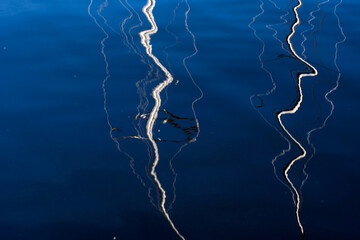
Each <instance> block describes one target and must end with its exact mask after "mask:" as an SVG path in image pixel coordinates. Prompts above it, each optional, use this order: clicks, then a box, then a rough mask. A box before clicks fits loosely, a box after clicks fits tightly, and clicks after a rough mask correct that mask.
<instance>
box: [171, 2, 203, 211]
mask: <svg viewBox="0 0 360 240" xmlns="http://www.w3.org/2000/svg"><path fill="white" fill-rule="evenodd" d="M181 2H184V0H183V1H181ZM185 4H186V6H187V10H186V12H185V23H184V24H185V28H186V31H187V32H188V33H189V34H190V36H191V38H192V43H193V48H194V52H193V53H192V54H190V55H189V56H186V57H185V58H184V59H183V61H182V62H183V66H184V68H185V70H186V72H187V74H188V76H189V77H190V79H191V81H192V82H193V84H194V86H195V87H196V88H197V89H198V91H199V93H200V95H199V97H197V98H196V99H195V100H194V101H193V102H192V103H191V108H192V112H193V115H194V119H195V122H196V128H197V133H196V136H195V137H193V138H192V139H191V140H190V141H188V142H186V143H185V144H183V145H182V146H181V147H180V149H179V150H178V152H177V153H175V155H174V156H173V157H172V158H171V159H170V161H169V165H170V169H171V171H172V172H173V175H174V181H173V195H174V198H173V201H172V202H171V203H170V205H169V208H168V210H170V209H171V208H172V205H173V204H174V202H175V200H176V186H175V183H176V179H177V173H176V172H175V170H174V168H173V166H172V162H173V160H174V159H175V158H176V156H177V155H178V154H179V153H180V152H181V151H182V149H183V148H185V147H186V146H187V145H188V144H189V143H193V142H196V141H197V138H198V137H199V134H200V124H199V120H198V118H197V115H196V111H195V104H196V103H197V102H198V101H200V100H201V99H202V98H203V97H204V93H203V91H202V89H201V88H200V86H199V85H198V84H197V83H196V82H195V79H194V77H193V76H192V74H191V72H190V70H189V68H188V67H187V63H186V62H187V61H188V60H189V59H191V58H193V57H194V56H196V55H197V53H198V52H199V50H198V48H197V46H196V37H195V35H194V33H193V32H192V31H191V30H190V28H189V24H188V19H189V13H190V11H191V8H190V4H189V3H188V1H187V0H185Z"/></svg>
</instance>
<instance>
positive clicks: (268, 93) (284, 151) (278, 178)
mask: <svg viewBox="0 0 360 240" xmlns="http://www.w3.org/2000/svg"><path fill="white" fill-rule="evenodd" d="M271 2H272V1H271ZM272 3H273V4H274V6H275V7H276V8H278V9H279V7H278V6H277V5H276V4H275V3H274V2H272ZM263 6H264V2H263V1H262V0H260V6H259V7H260V9H261V11H260V13H258V14H257V15H256V16H254V17H253V19H252V21H251V22H250V23H249V25H248V26H249V28H250V29H252V30H253V34H254V36H255V37H256V38H257V39H258V40H259V41H260V42H261V44H262V50H261V52H260V53H259V55H258V59H259V62H260V67H261V69H262V70H263V71H264V72H266V73H267V74H268V75H269V77H270V80H271V83H272V88H271V89H270V90H268V91H266V92H265V93H259V94H254V95H252V96H251V97H250V102H251V104H252V105H253V106H254V108H255V105H254V103H253V99H254V98H255V97H258V98H259V97H263V96H269V95H270V94H272V93H273V92H274V91H275V90H276V87H277V86H276V82H275V80H274V77H273V75H272V73H271V72H270V71H269V70H268V69H267V68H266V67H265V65H264V61H263V60H262V56H263V54H264V52H265V47H266V44H265V42H264V40H262V39H261V38H260V37H259V35H258V34H257V31H256V29H255V28H254V27H253V26H252V25H253V24H254V23H255V22H256V20H257V19H258V18H259V17H260V16H261V15H263V14H264V13H265V10H264V8H263ZM279 10H280V9H279ZM288 14H289V13H288V12H287V13H286V14H285V15H282V16H281V17H280V19H282V17H284V16H286V15H288ZM286 22H287V21H286V20H285V22H284V23H286ZM266 26H267V27H268V26H271V25H266ZM269 29H271V30H273V31H274V34H273V35H272V36H273V37H274V38H275V39H276V40H277V41H279V42H280V44H281V47H282V49H284V50H285V51H288V50H286V49H285V48H284V44H283V42H282V41H280V39H278V38H277V37H276V35H277V31H276V30H275V29H273V28H271V27H269ZM261 104H262V103H261ZM255 110H256V111H257V112H258V113H259V114H260V116H261V117H262V118H263V119H264V121H265V122H266V123H267V124H269V126H271V127H272V128H273V129H275V131H276V132H277V133H279V135H280V136H281V137H282V138H283V139H284V140H285V141H286V142H287V144H288V148H287V149H284V150H283V151H282V152H281V153H280V154H278V155H277V156H275V157H274V158H273V159H272V161H271V164H272V166H273V170H274V175H275V177H276V179H277V180H278V181H279V182H280V183H282V184H283V185H284V186H285V187H287V188H288V189H289V190H290V191H292V190H291V187H290V186H289V185H288V184H286V183H285V182H284V181H283V180H282V179H281V178H280V177H279V176H278V173H277V171H276V166H275V162H276V161H277V160H278V159H279V158H280V157H281V156H284V155H285V154H286V153H287V152H289V151H290V150H291V143H290V141H289V140H288V139H287V138H286V137H285V136H284V135H283V133H281V132H280V131H279V129H278V128H277V127H275V126H274V125H273V124H271V123H270V122H269V121H268V120H267V119H266V118H265V116H264V115H263V114H262V113H261V112H260V110H259V108H255ZM294 203H295V200H294Z"/></svg>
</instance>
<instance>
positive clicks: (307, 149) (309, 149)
mask: <svg viewBox="0 0 360 240" xmlns="http://www.w3.org/2000/svg"><path fill="white" fill-rule="evenodd" d="M259 2H260V10H261V11H260V13H258V14H257V15H256V16H254V17H253V19H252V21H251V22H250V23H249V25H248V26H249V28H250V29H252V30H253V33H254V36H255V38H257V39H258V40H259V41H260V42H261V43H262V51H261V53H259V56H258V58H259V61H260V64H261V69H262V70H263V71H264V72H266V73H267V75H268V76H269V77H270V80H271V82H272V88H271V89H270V90H268V91H267V92H265V93H260V94H255V95H253V96H251V97H250V101H251V103H252V105H253V106H254V108H255V109H256V110H257V112H258V113H259V114H260V115H261V117H262V118H263V119H264V120H265V121H266V122H267V123H268V124H269V125H270V126H271V127H273V128H274V129H275V130H276V131H277V132H278V133H279V134H280V135H281V136H282V137H283V138H284V139H285V140H286V141H287V143H288V145H289V147H288V149H286V150H283V152H282V153H280V154H279V155H277V156H276V157H275V158H274V159H273V161H272V163H273V167H274V173H275V176H276V177H277V179H278V180H279V181H280V182H281V183H283V184H284V185H285V186H286V187H288V188H289V189H290V190H291V192H292V194H293V200H294V204H295V207H296V219H297V224H298V226H299V229H300V231H301V234H302V237H304V234H305V231H304V227H303V224H302V221H301V219H300V206H301V202H302V194H301V191H302V187H303V186H304V184H305V182H306V180H307V178H308V174H307V173H306V167H307V163H308V162H309V161H310V159H311V158H312V157H313V156H314V154H315V146H314V145H313V144H312V143H311V142H310V137H311V134H312V133H313V132H315V131H317V130H320V129H322V128H324V127H325V126H326V123H327V121H328V119H329V118H330V117H331V115H332V114H333V111H334V104H333V102H332V101H331V100H330V99H329V95H330V94H331V93H332V92H334V91H335V90H336V89H337V88H338V86H339V80H340V77H341V72H340V70H339V67H338V65H337V55H338V46H339V44H341V43H343V42H344V41H345V40H346V36H345V35H344V32H343V30H342V27H341V25H340V20H339V17H338V15H337V8H338V6H339V5H340V4H341V3H342V1H340V2H339V3H338V4H336V5H335V8H334V15H335V17H336V19H337V22H338V28H339V29H340V32H341V35H342V37H343V38H342V39H341V40H340V41H339V42H337V43H336V44H335V57H334V65H335V68H336V70H337V72H338V76H337V80H336V83H335V86H334V87H333V88H332V89H330V90H329V91H328V92H326V94H325V97H324V98H325V100H326V101H327V102H328V103H329V104H330V105H331V110H330V112H329V114H328V115H327V116H326V117H325V120H323V121H322V122H321V123H320V126H319V125H317V126H318V127H315V128H314V127H312V129H311V130H309V131H307V132H304V133H306V140H307V144H306V145H307V146H305V145H304V143H301V141H300V140H299V139H297V138H295V137H294V135H293V133H291V132H290V131H289V130H288V128H287V127H286V126H285V124H284V123H283V117H284V116H286V115H293V114H295V113H296V112H298V110H299V109H300V107H301V105H302V103H303V98H304V94H303V89H302V80H303V79H304V78H305V77H312V78H314V77H316V76H318V74H319V72H318V69H316V68H315V67H314V65H315V64H311V63H309V62H308V61H307V60H306V59H307V57H306V56H305V52H306V48H305V45H304V43H305V42H306V41H307V40H308V39H307V37H306V35H305V33H307V32H309V31H313V30H314V24H312V21H313V20H314V19H315V16H314V14H315V13H316V12H318V11H320V6H321V5H323V4H325V3H328V2H329V0H325V1H323V2H321V3H317V9H315V10H313V11H311V12H310V14H309V15H310V19H309V20H308V24H309V26H310V29H307V30H304V31H303V32H301V33H300V35H301V36H302V37H303V40H302V42H301V44H300V46H301V47H302V49H303V50H302V53H301V55H302V57H300V56H299V54H298V53H297V52H296V51H295V49H294V46H293V41H292V39H293V36H294V35H295V31H296V28H297V26H298V25H300V17H299V14H298V11H299V9H300V7H301V6H302V5H303V3H302V1H301V0H298V1H297V4H296V6H294V7H293V12H294V15H295V21H294V23H293V24H292V26H291V33H290V34H289V35H288V36H287V38H286V42H287V44H288V47H289V50H290V52H291V54H292V55H293V56H294V57H291V58H293V59H296V60H299V62H301V63H303V64H305V65H306V66H307V67H308V68H309V70H311V72H305V73H304V72H300V73H298V74H297V78H296V80H297V91H298V99H297V100H296V102H295V104H293V106H292V107H291V108H290V109H286V110H282V111H280V112H279V113H277V114H276V119H277V122H278V124H279V126H280V128H278V127H277V126H276V125H275V124H272V123H271V120H270V119H267V118H266V117H265V115H264V114H263V113H262V112H261V111H260V109H262V108H263V107H264V106H265V102H264V101H263V97H269V96H270V95H271V94H273V93H274V92H275V90H276V89H277V85H276V82H275V79H274V76H273V73H272V71H271V69H269V68H267V67H266V65H265V64H264V61H263V55H264V53H265V47H266V46H265V41H264V40H263V39H261V38H260V36H259V34H258V32H257V30H256V29H255V28H254V27H253V24H254V23H255V22H256V20H257V19H258V18H259V17H260V16H261V15H263V14H264V12H265V10H264V1H262V0H260V1H259ZM269 2H270V3H272V5H273V6H274V7H276V8H277V9H278V10H281V9H279V8H278V7H277V5H276V4H275V3H274V2H273V1H269ZM285 15H287V14H285ZM285 15H283V16H281V17H280V19H282V20H284V19H283V17H284V16H285ZM284 23H286V20H285V21H284ZM320 23H321V22H320ZM273 26H274V25H269V24H268V25H266V28H268V29H271V30H273V31H274V34H273V35H272V36H273V38H274V39H276V40H278V41H280V42H281V40H279V38H278V37H277V33H278V32H277V30H276V29H275V28H273ZM311 34H313V33H311ZM314 39H315V38H314ZM315 40H316V39H315ZM281 43H282V42H281ZM282 46H283V44H282ZM314 46H316V43H314ZM283 50H285V49H284V48H283ZM285 51H286V50H285ZM286 52H287V51H286ZM290 52H288V53H290ZM320 66H321V65H320ZM322 67H323V68H324V69H327V70H328V71H333V70H331V69H330V68H328V67H326V66H322ZM256 101H260V102H258V104H255V102H256ZM272 109H274V108H272ZM275 109H276V108H275ZM282 132H283V133H282ZM292 143H293V144H295V145H296V146H297V148H298V149H299V150H300V151H301V153H300V154H299V155H297V156H296V157H295V158H293V159H291V160H290V161H289V163H288V164H287V166H286V167H285V168H284V170H283V175H284V179H285V181H283V180H282V179H280V178H279V176H278V174H277V171H276V167H275V162H276V161H277V160H278V159H279V158H280V157H282V156H285V155H286V154H287V153H288V152H289V151H290V150H291V148H292V146H291V145H292ZM301 159H306V161H305V163H304V164H303V165H302V171H303V174H304V176H305V179H304V180H303V181H302V182H301V185H300V186H299V187H296V186H295V184H294V183H293V180H292V178H291V177H290V171H291V169H292V168H293V167H294V164H295V163H296V162H298V161H300V160H301Z"/></svg>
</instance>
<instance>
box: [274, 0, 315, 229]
mask: <svg viewBox="0 0 360 240" xmlns="http://www.w3.org/2000/svg"><path fill="white" fill-rule="evenodd" d="M302 5H303V4H302V2H301V0H298V5H296V6H295V7H294V8H293V11H294V14H295V18H296V21H295V23H294V24H293V25H292V27H291V33H290V34H289V35H288V37H287V38H286V41H287V43H288V45H289V47H290V51H291V52H292V53H293V54H294V56H295V57H296V58H297V59H298V60H300V61H301V62H303V63H304V64H305V65H307V66H308V67H310V68H311V69H312V71H313V72H311V73H300V74H299V75H298V83H297V87H298V90H299V100H298V101H297V103H296V104H295V106H294V107H293V108H292V109H289V110H285V111H281V112H279V113H278V114H277V119H278V121H279V124H280V125H281V127H282V129H283V130H284V131H285V133H286V134H287V135H288V136H289V137H290V138H291V139H292V140H293V141H294V142H295V144H296V145H297V146H298V147H299V148H300V150H301V152H302V153H301V154H300V155H299V156H297V157H296V158H294V159H293V160H291V161H290V162H289V164H288V166H287V167H286V168H285V169H284V176H285V178H286V181H287V182H288V183H289V184H290V187H291V188H292V190H293V192H294V193H295V195H296V220H297V223H298V225H299V228H300V230H301V234H302V235H304V227H303V225H302V223H301V220H300V213H299V212H300V203H301V198H300V194H299V192H298V190H297V188H296V187H295V186H294V184H293V182H292V181H291V179H290V177H289V171H290V169H291V168H292V166H293V165H294V163H296V162H297V161H299V160H300V159H303V158H304V157H305V156H306V154H307V152H306V149H305V148H304V147H303V146H302V145H301V144H300V142H299V141H298V140H296V139H295V137H294V136H292V135H291V133H290V132H289V131H288V130H287V129H286V127H285V126H284V124H283V122H282V120H281V117H282V116H284V115H288V114H295V113H296V112H297V111H298V110H299V108H300V106H301V103H302V101H303V92H302V88H301V80H302V78H303V77H314V76H317V75H318V71H317V69H316V68H315V67H314V66H312V65H311V64H310V63H308V62H307V61H305V60H304V59H303V58H301V57H300V56H299V55H298V54H297V53H296V51H295V49H294V47H293V44H292V42H291V39H292V37H293V36H294V34H295V30H296V27H297V26H298V25H299V24H300V18H299V14H298V9H299V8H300V7H301V6H302Z"/></svg>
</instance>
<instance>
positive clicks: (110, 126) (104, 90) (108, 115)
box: [88, 0, 146, 187]
mask: <svg viewBox="0 0 360 240" xmlns="http://www.w3.org/2000/svg"><path fill="white" fill-rule="evenodd" d="M92 4H93V0H91V1H90V4H89V6H88V14H89V16H90V17H91V18H92V19H93V20H94V22H95V24H96V25H97V26H98V27H99V28H100V29H101V31H102V32H103V33H104V34H105V37H104V38H103V39H102V40H101V54H102V56H103V58H104V62H105V74H106V76H105V78H104V80H103V82H102V91H103V97H104V111H105V115H106V122H107V124H108V126H109V129H110V130H109V135H110V138H111V139H112V140H113V141H114V143H115V145H116V149H117V150H118V151H119V152H121V153H123V154H124V155H125V156H126V157H128V158H129V160H130V162H129V166H130V168H131V170H132V172H133V174H134V175H135V176H136V177H137V179H139V181H140V182H141V184H142V185H143V186H144V187H146V185H145V182H144V180H143V179H142V178H141V177H140V175H139V174H138V173H137V172H136V170H135V160H134V158H133V157H132V156H130V155H129V154H128V153H127V152H124V151H123V150H122V149H121V147H120V143H119V141H118V140H117V138H116V137H115V136H114V135H113V132H114V131H116V130H117V129H116V128H114V127H113V126H112V124H111V121H110V114H109V111H108V109H107V92H106V83H107V81H108V80H109V78H110V77H111V74H110V71H109V62H108V60H107V56H106V53H105V42H106V40H107V39H108V38H109V34H108V33H107V32H106V31H105V29H104V28H103V27H102V26H101V25H100V23H99V22H98V21H97V20H96V18H95V17H94V16H93V15H92V14H91V7H92ZM107 6H108V2H107V0H105V1H104V2H103V3H102V4H101V5H100V6H99V9H98V11H97V14H98V16H99V17H100V18H102V19H103V21H104V24H105V25H106V26H107V27H109V28H110V29H112V28H111V27H110V26H109V25H108V24H107V20H106V18H105V17H104V16H103V15H101V12H102V11H103V9H104V7H107ZM112 31H114V30H112ZM114 32H115V31H114ZM115 33H116V32H115Z"/></svg>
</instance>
